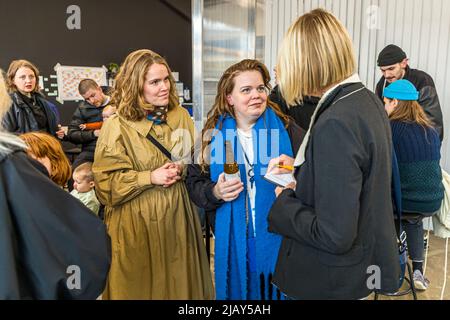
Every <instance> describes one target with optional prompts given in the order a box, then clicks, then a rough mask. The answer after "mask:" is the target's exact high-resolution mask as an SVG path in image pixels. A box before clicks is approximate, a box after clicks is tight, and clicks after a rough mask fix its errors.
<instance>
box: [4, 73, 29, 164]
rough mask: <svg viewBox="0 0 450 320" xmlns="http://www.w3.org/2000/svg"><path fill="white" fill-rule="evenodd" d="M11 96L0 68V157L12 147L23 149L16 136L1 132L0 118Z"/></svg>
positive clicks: (9, 104)
mask: <svg viewBox="0 0 450 320" xmlns="http://www.w3.org/2000/svg"><path fill="white" fill-rule="evenodd" d="M11 103H12V101H11V98H10V97H9V94H8V91H7V90H6V84H5V80H4V79H3V70H1V69H0V157H1V156H3V155H5V154H8V153H9V152H11V150H12V149H11V148H12V147H16V148H19V149H25V144H24V143H23V141H22V140H20V139H19V138H18V137H17V136H15V135H12V134H9V133H5V132H2V130H3V128H2V125H1V124H2V119H3V117H4V116H5V114H6V112H7V111H8V109H9V108H10V107H11Z"/></svg>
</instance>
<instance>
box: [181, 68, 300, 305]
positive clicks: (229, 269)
mask: <svg viewBox="0 0 450 320" xmlns="http://www.w3.org/2000/svg"><path fill="white" fill-rule="evenodd" d="M269 81H270V75H269V72H268V70H267V68H266V67H265V66H264V65H263V64H262V63H260V62H258V61H256V60H243V61H241V62H239V63H237V64H235V65H233V66H231V67H229V68H228V69H227V70H226V71H225V73H224V74H223V75H222V77H221V79H220V81H219V84H218V90H217V91H218V93H217V96H216V99H215V103H214V105H213V107H212V109H211V111H210V112H209V114H208V119H207V121H206V124H205V127H204V129H203V131H202V137H201V138H202V140H201V141H202V143H201V147H200V148H198V149H197V150H200V152H199V155H195V156H194V158H195V159H196V160H198V161H196V162H195V164H192V165H190V166H189V167H188V177H187V181H186V183H187V187H188V191H189V194H190V196H191V199H192V200H193V202H194V203H195V204H197V206H199V207H201V208H203V209H205V210H206V211H207V213H212V212H214V211H215V219H214V220H215V223H213V227H214V233H215V255H214V257H215V260H214V266H215V285H216V297H217V299H219V300H226V299H230V300H247V299H248V300H260V299H266V300H271V299H281V295H280V292H279V291H278V290H277V288H276V287H274V286H273V285H272V283H271V280H272V273H273V271H274V268H275V264H276V260H277V255H278V250H279V248H280V244H281V237H280V236H278V235H276V234H273V233H269V232H268V231H267V215H268V212H269V210H270V207H271V206H272V203H273V202H274V201H275V194H274V190H275V188H276V185H275V184H272V183H270V182H268V181H266V180H265V179H264V178H263V177H264V175H265V173H266V171H267V167H268V164H269V161H270V159H271V158H274V157H278V156H279V155H281V154H287V155H293V154H295V153H296V152H297V150H298V148H299V146H300V143H301V138H302V137H303V131H302V129H300V127H298V126H297V125H295V123H294V121H293V120H292V119H290V118H289V117H288V116H286V115H284V114H283V113H282V112H281V111H280V109H279V107H278V106H277V105H276V104H274V103H273V102H271V101H270V100H269V99H268V94H267V93H268V91H269V89H270V84H269ZM227 141H228V142H230V145H231V146H232V149H233V155H234V157H235V159H234V160H235V161H236V163H237V164H238V166H239V173H240V179H228V180H226V179H225V174H224V163H225V142H227Z"/></svg>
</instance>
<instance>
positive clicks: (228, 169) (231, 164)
mask: <svg viewBox="0 0 450 320" xmlns="http://www.w3.org/2000/svg"><path fill="white" fill-rule="evenodd" d="M223 171H224V172H225V180H226V181H228V180H231V179H239V180H241V177H240V174H239V166H238V164H237V163H236V160H235V159H234V153H233V148H232V146H231V142H230V141H228V140H227V141H225V164H224V165H223Z"/></svg>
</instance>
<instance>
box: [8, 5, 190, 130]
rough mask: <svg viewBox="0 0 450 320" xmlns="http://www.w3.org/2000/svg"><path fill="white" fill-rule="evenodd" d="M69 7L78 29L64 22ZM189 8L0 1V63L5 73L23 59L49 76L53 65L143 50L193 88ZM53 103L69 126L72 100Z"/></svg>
mask: <svg viewBox="0 0 450 320" xmlns="http://www.w3.org/2000/svg"><path fill="white" fill-rule="evenodd" d="M70 5H78V6H79V7H80V8H81V30H68V28H67V26H66V20H67V19H68V18H69V16H70V14H67V13H66V10H67V7H69V6H70ZM190 10H191V7H190V0H109V1H108V0H40V1H36V0H21V1H11V0H0V67H1V68H2V69H4V70H5V71H6V69H7V68H8V65H9V63H10V62H11V60H13V59H20V58H24V59H28V60H30V61H32V62H33V63H35V64H36V65H37V67H38V68H39V69H40V71H41V74H42V75H44V76H46V77H48V76H49V75H50V74H54V73H55V72H54V71H53V67H54V66H55V64H57V63H60V64H62V65H74V66H101V65H105V66H107V65H108V64H109V63H110V62H115V63H118V64H120V63H121V62H122V61H123V60H124V58H125V57H126V56H127V54H128V53H130V52H131V51H133V50H136V49H141V48H147V49H151V50H154V51H156V52H158V53H159V54H161V55H162V56H164V57H165V58H166V59H167V60H168V62H169V65H170V66H171V68H172V70H174V71H178V72H179V73H180V81H182V82H183V83H185V85H186V86H187V87H188V88H189V89H191V88H192V86H191V83H192V44H191V21H190V16H191V12H190ZM50 100H53V98H50ZM53 101H54V100H53ZM57 105H58V107H59V109H60V111H61V116H62V122H63V124H67V123H68V121H69V120H70V117H71V115H72V113H73V111H74V109H75V107H76V104H75V103H73V102H66V103H64V105H61V104H59V103H57Z"/></svg>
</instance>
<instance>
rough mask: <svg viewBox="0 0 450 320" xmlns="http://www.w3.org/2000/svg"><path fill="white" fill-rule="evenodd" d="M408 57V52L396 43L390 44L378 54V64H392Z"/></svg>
mask: <svg viewBox="0 0 450 320" xmlns="http://www.w3.org/2000/svg"><path fill="white" fill-rule="evenodd" d="M404 59H406V53H405V52H404V51H403V50H402V49H401V48H399V47H397V46H396V45H393V44H390V45H388V46H387V47H386V48H384V49H383V50H382V51H381V52H380V54H379V55H378V66H379V67H384V66H390V65H393V64H396V63H400V62H402V61H403V60H404Z"/></svg>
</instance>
